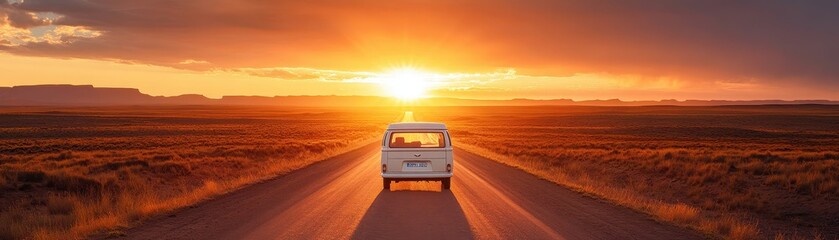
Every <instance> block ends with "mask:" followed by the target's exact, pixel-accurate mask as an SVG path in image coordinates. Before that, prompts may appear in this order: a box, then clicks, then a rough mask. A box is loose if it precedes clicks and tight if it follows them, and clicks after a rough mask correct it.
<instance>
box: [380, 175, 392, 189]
mask: <svg viewBox="0 0 839 240" xmlns="http://www.w3.org/2000/svg"><path fill="white" fill-rule="evenodd" d="M383 180H384V181H382V183H383V184H382V185H384V189H385V190H390V179H387V178H384V179H383Z"/></svg>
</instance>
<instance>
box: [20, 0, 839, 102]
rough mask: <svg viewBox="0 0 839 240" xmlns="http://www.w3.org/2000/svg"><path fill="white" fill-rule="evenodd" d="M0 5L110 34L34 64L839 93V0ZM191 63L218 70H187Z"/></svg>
mask: <svg viewBox="0 0 839 240" xmlns="http://www.w3.org/2000/svg"><path fill="white" fill-rule="evenodd" d="M3 9H5V10H4V11H6V12H9V11H11V12H14V13H15V14H18V13H26V12H55V13H57V14H60V15H63V16H64V17H63V18H61V19H59V20H58V21H56V22H55V23H54V24H59V25H69V26H86V27H89V28H91V29H93V30H98V31H102V32H103V33H104V34H103V35H102V36H100V37H97V38H89V39H80V40H77V41H75V42H73V43H72V44H63V45H55V44H48V43H31V44H26V45H21V46H17V47H13V48H8V49H6V50H5V51H9V52H13V53H17V54H25V55H38V56H60V57H82V58H107V59H125V60H131V61H137V62H142V63H150V64H157V65H166V66H173V67H180V68H186V67H189V68H195V69H213V68H242V67H248V68H261V67H307V68H322V69H335V70H367V71H375V70H378V69H377V68H378V67H381V66H382V65H387V64H388V63H393V64H399V63H401V62H399V61H407V62H409V63H410V62H414V63H417V64H418V65H427V66H430V67H431V68H437V69H462V70H460V71H485V70H494V69H497V68H502V67H509V68H515V69H517V70H518V72H520V73H523V74H528V75H542V74H544V75H557V74H569V73H580V72H605V73H610V74H636V75H643V76H652V77H656V76H667V77H678V78H684V79H691V80H693V81H703V80H708V81H751V80H752V79H758V80H760V81H761V82H762V83H766V84H798V83H804V84H810V85H814V86H816V85H818V84H821V85H823V86H827V87H831V88H839V80H837V77H839V57H837V56H839V44H836V43H837V42H839V27H837V24H839V14H837V12H839V1H778V0H769V1H762V0H761V1H758V0H753V1H729V0H708V1H653V0H649V1H632V0H630V1H627V0H613V1H587V0H586V1H583V0H568V1H559V0H535V1H534V0H531V1H500V0H495V1H493V0H480V1H479V0H464V1H437V2H430V1H419V0H407V1H357V2H352V3H350V2H346V1H268V0H248V1H240V0H208V1H169V0H145V1H128V0H124V1H118V0H26V1H23V2H22V3H20V4H11V5H10V4H5V5H4V6H3ZM6 14H7V15H9V13H6ZM9 16H10V17H9V19H10V22H11V25H13V26H16V27H26V26H30V27H31V26H35V25H38V23H32V22H26V19H25V18H21V17H15V18H14V19H13V18H12V17H11V15H9ZM187 59H194V60H196V61H206V62H209V63H211V64H192V65H189V66H185V65H184V64H178V63H180V62H182V61H184V60H187ZM277 73H279V74H284V73H282V72H277ZM287 77H295V76H293V74H291V75H288V76H287ZM303 77H314V76H303Z"/></svg>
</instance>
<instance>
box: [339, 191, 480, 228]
mask: <svg viewBox="0 0 839 240" xmlns="http://www.w3.org/2000/svg"><path fill="white" fill-rule="evenodd" d="M472 238H474V237H473V235H472V230H471V229H470V228H469V222H467V220H466V216H465V215H464V214H463V210H462V209H461V207H460V203H458V202H457V198H455V197H454V194H452V192H451V191H443V192H414V191H399V192H391V191H387V190H384V191H381V192H379V195H378V196H377V197H376V200H374V201H373V204H372V205H371V206H370V208H368V209H367V213H365V214H364V217H363V218H362V219H361V222H360V223H359V224H358V227H357V228H356V229H355V232H354V233H353V236H352V239H472Z"/></svg>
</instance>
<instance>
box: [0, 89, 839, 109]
mask: <svg viewBox="0 0 839 240" xmlns="http://www.w3.org/2000/svg"><path fill="white" fill-rule="evenodd" d="M414 104H416V105H426V106H537V105H578V106H647V105H675V106H718V105H769V104H839V101H828V100H796V101H783V100H751V101H723V100H686V101H677V100H661V101H622V100H619V99H608V100H587V101H574V100H571V99H551V100H534V99H511V100H478V99H461V98H425V99H420V100H417V101H416V102H415V103H414ZM117 105H272V106H307V107H319V106H323V107H325V106H334V107H350V106H358V107H363V106H399V105H403V104H402V103H401V102H400V101H399V100H396V99H393V98H388V97H376V96H274V97H266V96H224V97H222V98H221V99H213V98H207V97H205V96H202V95H198V94H187V95H180V96H174V97H163V96H151V95H148V94H144V93H142V92H140V90H138V89H134V88H98V87H93V86H91V85H33V86H15V87H0V106H117Z"/></svg>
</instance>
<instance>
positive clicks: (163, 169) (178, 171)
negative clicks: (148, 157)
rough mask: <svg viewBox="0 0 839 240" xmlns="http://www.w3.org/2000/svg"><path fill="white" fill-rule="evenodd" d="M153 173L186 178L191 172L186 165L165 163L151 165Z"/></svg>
mask: <svg viewBox="0 0 839 240" xmlns="http://www.w3.org/2000/svg"><path fill="white" fill-rule="evenodd" d="M151 171H152V172H154V173H157V174H163V175H176V176H186V175H189V174H190V172H191V170H190V168H189V166H187V165H186V164H184V163H163V164H154V165H151Z"/></svg>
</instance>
